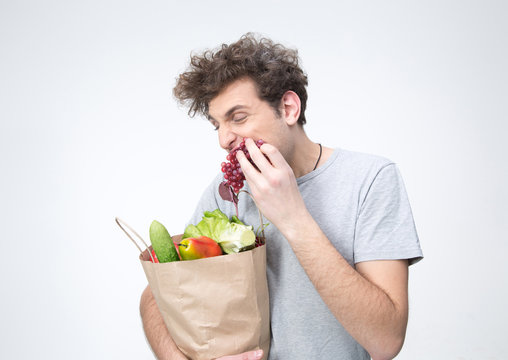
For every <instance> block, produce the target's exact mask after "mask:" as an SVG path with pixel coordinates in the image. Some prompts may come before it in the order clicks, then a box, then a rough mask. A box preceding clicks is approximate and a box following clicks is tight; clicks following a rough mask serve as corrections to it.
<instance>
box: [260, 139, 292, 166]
mask: <svg viewBox="0 0 508 360" xmlns="http://www.w3.org/2000/svg"><path fill="white" fill-rule="evenodd" d="M259 150H260V151H261V152H262V153H263V154H264V155H266V156H267V157H268V159H269V160H270V163H272V165H273V167H275V168H277V169H282V168H284V167H285V166H287V162H286V159H284V156H282V154H281V153H280V151H279V149H277V148H276V147H275V146H273V145H270V144H263V145H261V147H260V148H259Z"/></svg>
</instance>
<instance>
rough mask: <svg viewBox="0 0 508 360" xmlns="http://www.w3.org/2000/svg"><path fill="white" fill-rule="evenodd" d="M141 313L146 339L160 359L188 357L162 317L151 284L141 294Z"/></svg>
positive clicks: (178, 359) (181, 359) (174, 359)
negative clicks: (176, 342) (179, 346)
mask: <svg viewBox="0 0 508 360" xmlns="http://www.w3.org/2000/svg"><path fill="white" fill-rule="evenodd" d="M139 309H140V313H141V319H142V321H143V329H144V331H145V335H146V339H147V340H148V343H149V344H150V347H151V348H152V351H153V352H154V355H155V356H156V357H157V359H159V360H184V359H187V358H186V357H185V356H184V355H183V353H182V352H181V351H180V350H179V349H178V347H177V346H176V344H175V342H174V341H173V339H172V338H171V335H170V334H169V331H168V329H167V327H166V324H165V323H164V320H163V319H162V315H161V313H160V311H159V308H158V307H157V303H156V302H155V299H154V297H153V295H152V291H151V289H150V286H147V287H146V289H145V290H144V291H143V294H142V295H141V302H140V307H139Z"/></svg>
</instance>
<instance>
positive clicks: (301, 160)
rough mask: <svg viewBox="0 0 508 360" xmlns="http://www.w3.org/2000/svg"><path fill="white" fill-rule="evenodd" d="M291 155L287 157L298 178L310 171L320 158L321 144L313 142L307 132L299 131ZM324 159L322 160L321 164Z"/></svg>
mask: <svg viewBox="0 0 508 360" xmlns="http://www.w3.org/2000/svg"><path fill="white" fill-rule="evenodd" d="M291 150H292V151H291V156H290V157H289V159H287V161H288V163H289V166H291V168H292V169H293V173H294V174H295V177H296V178H299V177H301V176H303V175H305V174H308V173H310V172H311V171H312V170H313V169H314V167H315V165H316V162H317V160H318V158H319V153H320V149H319V144H317V143H314V142H312V141H311V140H310V139H309V138H308V137H307V135H306V134H305V132H303V131H299V132H298V133H297V134H296V136H295V138H294V142H293V148H292V149H291ZM322 161H323V160H320V162H319V163H320V164H321V163H322Z"/></svg>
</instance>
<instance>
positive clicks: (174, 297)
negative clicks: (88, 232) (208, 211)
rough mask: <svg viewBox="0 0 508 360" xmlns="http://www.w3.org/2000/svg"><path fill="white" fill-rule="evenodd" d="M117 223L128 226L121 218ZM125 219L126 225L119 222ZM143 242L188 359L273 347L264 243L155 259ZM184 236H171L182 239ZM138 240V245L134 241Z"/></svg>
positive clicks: (149, 272)
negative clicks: (215, 252) (236, 250)
mask: <svg viewBox="0 0 508 360" xmlns="http://www.w3.org/2000/svg"><path fill="white" fill-rule="evenodd" d="M116 220H117V223H118V225H119V226H120V227H121V228H122V230H124V232H125V233H126V234H127V235H128V236H129V237H130V238H131V240H133V241H134V239H133V238H132V237H131V236H130V235H129V234H128V233H127V231H126V230H125V229H124V227H122V225H125V227H128V225H127V224H125V223H123V222H122V221H121V220H119V219H118V218H117V219H116ZM121 223H122V224H121ZM128 228H129V229H130V230H131V231H132V232H133V233H134V234H135V235H136V236H138V238H139V239H141V241H142V242H143V243H144V244H145V250H144V251H142V250H141V248H140V247H139V246H138V245H137V244H136V246H138V249H139V250H140V251H141V255H140V256H139V259H140V261H141V265H142V266H143V270H144V271H145V275H146V278H147V280H148V283H149V285H150V288H151V290H152V293H153V296H154V298H155V301H156V303H157V305H158V307H159V310H160V312H161V315H162V318H163V319H164V322H165V324H166V326H167V328H168V330H169V333H170V334H171V337H172V338H173V340H174V341H175V343H176V344H177V346H178V347H179V348H180V350H181V351H182V352H183V353H184V354H185V355H186V356H187V357H189V358H190V359H195V360H210V359H215V358H217V357H221V356H225V355H235V354H240V353H243V352H245V351H250V350H256V349H263V352H264V357H263V359H267V357H268V352H269V348H270V307H269V297H268V284H267V279H266V246H265V245H262V246H259V247H256V248H254V249H252V250H248V251H244V252H240V253H236V254H228V255H222V256H215V257H210V258H204V259H198V260H187V261H175V262H167V263H155V262H152V261H151V256H152V255H151V252H152V247H151V246H147V245H146V243H145V242H144V241H143V240H142V238H141V237H140V236H139V235H137V233H135V232H134V231H133V230H132V229H131V228H130V227H128ZM181 237H182V235H176V236H173V241H175V242H179V241H180V239H181ZM134 243H136V242H135V241H134Z"/></svg>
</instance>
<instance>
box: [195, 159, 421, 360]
mask: <svg viewBox="0 0 508 360" xmlns="http://www.w3.org/2000/svg"><path fill="white" fill-rule="evenodd" d="M221 181H222V174H219V175H218V176H217V177H216V178H215V179H214V181H213V182H212V184H210V186H209V187H208V188H207V190H206V191H205V192H204V194H203V196H202V198H201V201H200V202H199V204H198V207H197V209H196V212H195V213H194V215H193V217H192V219H191V221H190V222H191V223H193V224H196V223H198V222H199V221H200V220H201V217H202V214H203V212H204V211H205V210H208V211H212V210H214V209H217V208H219V209H220V210H221V211H222V212H224V213H225V214H226V215H228V216H232V215H234V214H235V208H234V206H233V204H232V203H230V202H226V201H224V200H222V199H221V198H220V196H219V193H218V186H219V183H220V182H221ZM297 182H298V188H299V190H300V192H301V194H302V196H303V199H304V201H305V204H306V206H307V208H308V210H309V212H310V214H311V215H312V216H313V218H314V220H315V221H316V222H317V223H318V224H319V226H320V228H321V230H322V231H323V232H324V233H325V235H326V236H327V237H328V239H329V240H330V241H331V242H332V244H333V245H334V246H335V248H336V249H337V250H338V251H339V252H340V254H342V256H343V257H344V258H345V259H346V260H347V261H348V263H349V264H350V265H351V266H354V264H356V263H358V262H362V261H369V260H389V259H409V263H410V264H413V263H415V262H417V261H418V260H420V259H422V257H423V255H422V251H421V248H420V244H419V240H418V235H417V233H416V229H415V225H414V221H413V216H412V213H411V208H410V205H409V201H408V198H407V195H406V190H405V188H404V184H403V181H402V178H401V176H400V173H399V171H398V169H397V167H396V165H395V164H394V163H393V162H391V161H390V160H388V159H385V158H382V157H378V156H374V155H368V154H362V153H357V152H351V151H347V150H343V149H335V151H334V152H333V154H332V155H331V156H330V158H329V159H328V160H327V161H326V162H325V163H324V164H323V165H322V166H320V167H319V168H318V169H316V170H314V171H312V172H310V173H308V174H306V175H304V176H302V177H300V178H298V179H297ZM245 186H246V189H247V190H248V185H247V183H246V185H245ZM239 218H240V219H241V220H242V221H243V222H244V223H246V224H249V225H253V226H254V229H256V228H257V227H258V226H259V224H260V220H259V215H258V210H257V208H256V207H255V205H254V202H253V201H252V200H251V198H250V197H249V196H248V195H247V194H244V193H241V194H240V201H239ZM295 220H296V221H297V219H295ZM265 222H266V219H265ZM265 235H266V239H267V240H266V244H267V245H266V246H267V278H268V287H269V291H270V316H271V331H272V339H271V348H270V355H269V359H270V360H275V359H281V360H285V359H291V360H295V359H296V360H297V359H302V360H303V359H305V360H308V359H322V360H326V359H355V360H358V359H370V356H369V355H368V353H367V352H366V351H365V350H364V349H363V348H362V347H361V346H360V345H359V344H358V343H357V342H356V341H355V340H354V339H353V338H352V337H351V336H350V335H349V333H348V332H347V331H346V330H345V329H344V328H343V327H342V325H341V324H340V323H339V322H338V321H337V319H336V318H335V317H334V316H333V314H332V313H331V312H330V310H329V309H328V307H327V306H326V305H325V303H324V302H323V300H322V299H321V297H320V296H319V294H318V292H317V291H316V289H315V288H314V286H313V284H312V282H311V281H310V280H309V278H308V277H307V274H306V273H305V271H304V270H303V268H302V266H301V265H300V263H299V262H298V260H297V258H296V256H295V254H294V253H293V250H292V249H291V246H290V245H289V244H288V242H287V240H286V239H285V238H284V237H283V236H282V234H281V233H280V232H279V231H278V230H277V229H276V228H275V226H273V225H269V226H268V227H267V228H266V229H265ZM309 251H319V249H316V248H313V247H312V244H311V243H309Z"/></svg>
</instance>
